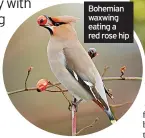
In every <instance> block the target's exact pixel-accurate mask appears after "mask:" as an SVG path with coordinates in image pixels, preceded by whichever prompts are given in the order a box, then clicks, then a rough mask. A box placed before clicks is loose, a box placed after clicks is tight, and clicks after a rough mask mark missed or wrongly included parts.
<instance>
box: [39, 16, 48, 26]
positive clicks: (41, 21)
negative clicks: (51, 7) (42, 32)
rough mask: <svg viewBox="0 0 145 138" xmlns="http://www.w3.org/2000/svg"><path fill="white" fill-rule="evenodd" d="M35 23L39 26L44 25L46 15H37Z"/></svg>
mask: <svg viewBox="0 0 145 138" xmlns="http://www.w3.org/2000/svg"><path fill="white" fill-rule="evenodd" d="M37 23H38V24H39V25H40V26H44V25H46V23H47V17H45V16H44V15H41V16H39V17H38V19H37Z"/></svg>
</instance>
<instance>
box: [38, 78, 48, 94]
mask: <svg viewBox="0 0 145 138" xmlns="http://www.w3.org/2000/svg"><path fill="white" fill-rule="evenodd" d="M50 84H51V83H50V81H48V80H46V79H41V80H39V81H38V82H37V85H36V87H37V91H38V92H42V91H45V90H46V89H47V87H48V86H49V85H50Z"/></svg>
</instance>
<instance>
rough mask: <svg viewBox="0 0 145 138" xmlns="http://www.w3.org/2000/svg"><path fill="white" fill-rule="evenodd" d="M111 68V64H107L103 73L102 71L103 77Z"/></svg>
mask: <svg viewBox="0 0 145 138" xmlns="http://www.w3.org/2000/svg"><path fill="white" fill-rule="evenodd" d="M109 68H110V67H109V66H105V68H104V71H103V73H102V77H104V75H105V73H106V72H107V70H108V69H109Z"/></svg>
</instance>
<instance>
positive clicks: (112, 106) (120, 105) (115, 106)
mask: <svg viewBox="0 0 145 138" xmlns="http://www.w3.org/2000/svg"><path fill="white" fill-rule="evenodd" d="M127 104H132V102H126V103H122V104H116V105H109V106H110V107H111V108H118V107H122V106H124V105H127Z"/></svg>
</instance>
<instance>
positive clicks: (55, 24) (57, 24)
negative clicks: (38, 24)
mask: <svg viewBox="0 0 145 138" xmlns="http://www.w3.org/2000/svg"><path fill="white" fill-rule="evenodd" d="M48 18H49V20H50V21H51V22H52V24H53V25H54V26H59V25H62V24H66V23H64V22H55V21H53V20H52V18H51V17H48Z"/></svg>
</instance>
